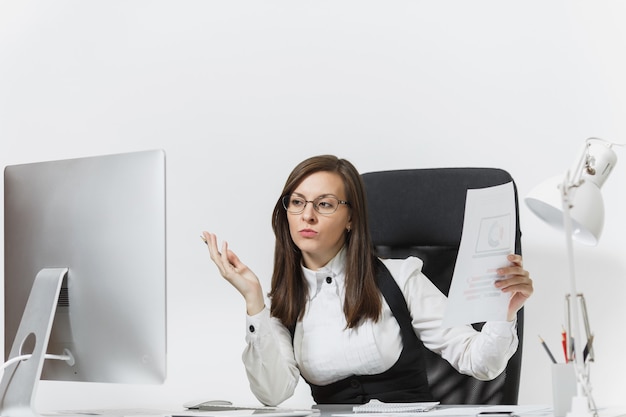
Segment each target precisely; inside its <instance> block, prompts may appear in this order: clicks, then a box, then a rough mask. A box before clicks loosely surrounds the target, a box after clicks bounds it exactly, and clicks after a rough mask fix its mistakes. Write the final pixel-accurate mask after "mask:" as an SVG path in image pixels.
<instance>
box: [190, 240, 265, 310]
mask: <svg viewBox="0 0 626 417" xmlns="http://www.w3.org/2000/svg"><path fill="white" fill-rule="evenodd" d="M202 238H203V240H204V241H205V242H206V244H207V246H208V248H209V254H210V255H211V260H212V261H213V262H214V263H215V265H216V266H217V269H218V270H219V271H220V274H221V275H222V276H223V277H224V278H225V279H226V280H227V281H228V282H230V283H231V284H232V286H233V287H235V288H236V289H237V291H239V292H240V293H241V295H243V298H244V299H245V300H246V310H247V313H248V315H250V316H252V315H255V314H257V313H259V312H261V310H263V308H264V307H265V300H264V299H263V289H262V288H261V283H260V282H259V279H258V277H257V276H256V275H255V274H254V272H252V270H250V268H248V267H247V266H246V265H245V264H244V263H242V262H241V261H240V260H239V257H238V256H237V255H235V253H234V252H233V251H231V250H230V249H228V243H227V242H223V243H222V250H221V252H220V251H219V250H218V248H217V236H215V235H214V234H213V233H209V232H202Z"/></svg>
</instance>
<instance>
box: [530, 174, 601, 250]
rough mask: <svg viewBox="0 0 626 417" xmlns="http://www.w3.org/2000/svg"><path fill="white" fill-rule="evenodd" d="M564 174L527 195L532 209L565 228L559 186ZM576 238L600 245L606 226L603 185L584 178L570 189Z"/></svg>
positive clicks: (549, 222)
mask: <svg viewBox="0 0 626 417" xmlns="http://www.w3.org/2000/svg"><path fill="white" fill-rule="evenodd" d="M562 182H563V176H556V177H553V178H550V179H548V180H546V181H544V182H542V183H541V184H539V185H538V186H536V187H535V188H534V189H533V190H531V192H530V193H529V194H528V196H526V198H525V202H526V205H527V206H528V208H530V210H531V211H532V212H533V213H534V214H535V215H536V216H537V217H539V218H540V219H542V220H543V221H545V222H546V223H548V224H549V225H551V226H553V227H555V228H557V229H559V230H563V228H564V227H563V203H562V195H561V191H560V189H559V187H560V186H561V184H562ZM569 201H570V205H571V209H570V216H571V219H572V238H573V239H574V240H576V241H578V242H581V243H584V244H586V245H596V244H597V243H598V240H599V239H600V235H601V234H602V227H603V226H604V202H603V201H602V193H601V192H600V188H599V187H598V186H597V185H596V184H595V183H594V182H592V181H584V182H583V183H582V184H580V185H578V186H577V187H574V188H572V190H571V191H570V199H569Z"/></svg>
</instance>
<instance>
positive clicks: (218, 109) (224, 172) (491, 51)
mask: <svg viewBox="0 0 626 417" xmlns="http://www.w3.org/2000/svg"><path fill="white" fill-rule="evenodd" d="M625 18H626V4H625V3H624V2H621V1H617V0H614V1H605V0H588V1H582V0H579V1H573V0H552V1H545V0H529V1H524V2H505V1H500V0H493V1H484V0H479V1H471V2H470V1H453V0H448V1H437V2H436V1H421V0H412V1H404V0H399V1H387V2H382V1H381V2H371V1H338V2H329V1H317V2H296V1H225V0H216V1H117V0H108V1H90V2H85V1H65V0H64V1H17V0H0V141H1V142H0V164H1V165H2V166H3V167H4V166H5V165H10V164H17V163H24V162H33V161H42V160H52V159H64V158H72V157H80V156H91V155H97V154H107V153H119V152H126V151H135V150H144V149H152V148H163V149H165V150H166V152H167V164H168V168H167V169H168V233H169V235H168V255H169V259H168V262H169V263H168V279H169V288H168V295H169V323H168V324H169V377H168V380H167V382H166V383H165V384H164V385H163V386H114V385H113V386H107V385H100V384H93V385H90V384H87V385H78V384H69V383H65V384H64V383H52V382H43V383H42V384H41V385H40V389H39V392H38V400H37V402H38V404H39V406H40V407H42V408H73V407H90V408H93V407H111V406H124V407H127V406H137V405H140V406H151V407H156V406H167V407H170V406H178V405H180V404H181V403H182V402H184V401H186V400H190V399H194V398H202V399H214V398H227V399H231V400H233V401H237V402H243V403H253V402H254V399H253V397H252V395H251V394H250V392H249V390H248V385H247V381H246V378H245V374H244V370H243V366H242V365H241V362H240V352H241V351H242V349H243V346H244V344H243V343H244V341H243V339H244V326H243V324H244V316H243V315H244V306H243V302H242V299H241V297H240V296H239V295H238V294H237V293H236V292H235V290H233V289H232V288H230V287H229V285H228V284H227V283H225V282H224V281H223V280H222V279H221V277H220V276H219V275H218V273H217V271H216V269H215V268H214V267H213V265H212V264H211V262H210V260H209V258H208V255H207V251H206V248H205V246H204V244H203V243H202V242H201V241H200V239H199V238H198V235H199V233H200V231H201V230H203V229H206V230H211V231H214V232H217V233H218V235H219V236H220V237H221V238H224V239H227V240H228V241H229V242H230V244H231V246H232V248H233V249H234V250H235V251H237V253H238V254H239V255H240V257H241V258H242V259H243V260H244V261H245V262H246V263H247V264H248V265H249V266H250V267H252V268H253V270H254V271H256V272H257V274H258V275H259V276H260V277H261V278H262V280H263V282H264V283H265V288H269V287H268V285H269V276H270V273H271V268H272V249H273V235H272V232H271V228H270V213H271V210H272V207H273V202H274V201H275V199H276V198H277V197H278V193H279V192H280V190H281V188H282V185H283V182H284V180H285V178H286V176H287V174H288V172H289V171H290V170H291V168H292V167H293V166H294V165H295V164H296V163H297V162H299V161H300V160H302V159H304V158H305V157H308V156H312V155H315V154H320V153H333V154H336V155H339V156H341V157H345V158H348V159H350V160H351V161H352V162H353V163H354V164H355V165H356V166H357V167H358V168H359V169H360V170H361V171H362V172H365V171H372V170H384V169H396V168H413V167H444V166H497V167H502V168H505V169H507V170H508V171H509V172H510V173H511V174H512V175H513V176H514V178H515V179H516V182H517V185H518V188H519V192H520V195H521V196H522V197H523V196H524V195H525V194H527V193H528V191H529V190H530V189H531V188H532V187H533V186H534V185H536V184H537V183H539V182H540V181H541V180H543V179H544V178H547V177H549V176H551V175H554V174H558V173H560V172H562V171H564V170H565V169H566V168H567V167H569V165H570V164H572V163H573V162H574V160H576V158H577V157H578V152H579V150H580V148H581V146H582V144H583V142H584V140H585V138H587V137H589V136H599V137H602V138H605V139H608V140H612V141H615V142H620V143H623V142H626V118H625V117H624V114H625V111H626V78H625V77H624V74H626V58H625V51H626V27H625V26H624V25H623V21H624V19H625ZM617 153H618V157H619V158H620V159H621V161H619V162H618V165H617V167H616V169H615V171H614V173H613V174H612V176H611V178H609V180H608V182H607V183H606V185H605V186H604V191H605V193H604V194H605V198H606V199H605V202H606V206H607V209H606V212H607V214H606V217H607V220H606V227H605V232H604V236H603V239H602V241H601V243H600V244H599V245H598V246H597V247H592V248H588V247H581V246H579V245H577V246H576V247H575V250H576V265H577V274H578V279H579V287H580V288H579V289H581V290H583V291H584V292H585V294H586V296H587V300H588V306H589V309H590V316H591V321H592V326H593V329H594V332H595V341H596V345H595V348H596V356H597V361H596V363H595V364H594V366H593V382H594V386H595V393H596V399H597V401H598V402H599V403H601V404H613V403H619V402H622V403H623V392H624V388H623V387H624V383H623V376H622V375H624V374H626V363H625V362H624V361H623V360H622V359H623V345H624V342H625V337H624V336H623V332H624V325H623V322H624V319H625V318H626V307H624V297H623V294H625V293H626V284H625V280H624V279H625V278H626V260H625V259H626V257H625V256H624V255H625V254H626V250H625V245H624V241H623V236H624V230H625V227H626V220H625V219H624V218H623V213H624V212H625V211H626V197H625V193H624V192H623V189H624V186H625V184H626V162H624V161H626V148H617ZM244 200H245V201H247V202H248V207H245V208H238V207H235V206H234V205H233V202H234V201H237V202H238V205H240V203H241V202H242V201H244ZM521 224H522V229H523V248H524V255H525V262H526V264H525V265H526V267H527V269H529V270H530V271H531V272H532V276H533V278H534V282H535V288H536V294H535V295H534V296H533V298H532V299H531V300H530V301H529V302H528V303H527V309H526V318H527V321H526V328H525V331H526V340H525V343H524V365H523V375H522V384H521V392H520V401H521V402H522V403H525V404H530V403H548V402H550V401H551V396H550V372H549V361H548V358H547V357H546V355H545V352H543V351H542V349H541V347H540V345H539V343H538V339H537V335H539V334H540V335H542V336H543V337H544V338H545V339H546V340H547V342H548V343H549V344H550V345H551V346H552V348H553V349H554V350H555V351H557V352H560V351H559V350H558V343H559V332H560V330H561V325H562V323H563V314H562V312H563V311H562V310H563V306H562V299H563V294H564V293H565V292H566V291H567V290H568V287H567V278H566V263H565V262H566V260H565V249H564V238H563V237H562V236H561V235H560V234H559V233H557V232H555V231H553V230H552V229H549V228H548V227H547V226H545V225H544V224H543V223H541V222H540V221H539V220H538V219H536V218H535V217H534V216H533V215H532V214H531V213H530V212H529V211H528V209H527V208H526V207H525V206H524V205H522V213H521ZM0 227H2V226H0ZM103 255H104V254H103ZM0 262H2V261H0ZM310 402H311V399H310V396H309V393H308V388H307V387H306V386H305V385H304V384H301V385H300V386H299V389H298V392H297V394H296V396H295V397H294V398H293V399H291V400H289V401H288V402H287V403H286V404H297V405H304V406H308V405H310Z"/></svg>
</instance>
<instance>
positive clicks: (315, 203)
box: [280, 193, 350, 216]
mask: <svg viewBox="0 0 626 417" xmlns="http://www.w3.org/2000/svg"><path fill="white" fill-rule="evenodd" d="M293 196H296V197H299V198H302V200H304V205H303V206H302V210H299V211H293V210H289V208H288V207H289V200H290V199H291V198H292V197H293ZM324 198H334V199H335V200H337V206H336V207H335V210H334V211H332V212H330V213H322V212H320V209H319V201H320V200H322V199H324ZM280 200H281V202H282V204H283V208H284V209H285V211H286V212H287V213H289V214H302V213H304V210H305V209H306V206H307V204H309V203H311V204H313V209H314V210H315V211H316V212H317V213H318V214H321V215H322V216H330V215H331V214H334V213H336V212H337V209H339V206H340V205H341V204H343V205H346V206H348V207H350V202H349V201H346V200H341V199H340V198H338V197H337V196H334V195H332V194H327V195H321V196H319V197H317V198H315V199H314V200H307V199H305V198H304V196H302V195H300V194H293V193H292V194H287V195H284V196H283V197H282V198H281V199H280Z"/></svg>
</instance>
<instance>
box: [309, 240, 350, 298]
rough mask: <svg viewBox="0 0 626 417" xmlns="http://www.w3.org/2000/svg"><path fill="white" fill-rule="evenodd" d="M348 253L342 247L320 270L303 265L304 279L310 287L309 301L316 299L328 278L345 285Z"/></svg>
mask: <svg viewBox="0 0 626 417" xmlns="http://www.w3.org/2000/svg"><path fill="white" fill-rule="evenodd" d="M345 266H346V251H345V247H342V248H341V249H340V250H339V252H337V254H336V255H335V256H334V257H333V258H332V259H331V260H330V261H328V263H327V264H326V265H324V266H323V267H321V268H320V269H318V270H312V269H309V268H307V267H305V266H304V265H302V272H303V274H304V279H305V280H306V282H307V284H308V285H309V300H312V299H313V298H315V296H316V295H317V293H318V292H319V291H320V288H321V287H322V284H323V283H324V282H325V281H326V279H327V278H328V277H331V278H332V279H333V280H335V282H336V284H337V285H339V284H341V285H343V282H344V279H345V274H344V271H345Z"/></svg>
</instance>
